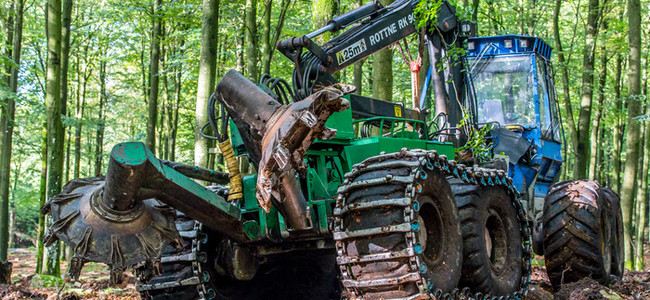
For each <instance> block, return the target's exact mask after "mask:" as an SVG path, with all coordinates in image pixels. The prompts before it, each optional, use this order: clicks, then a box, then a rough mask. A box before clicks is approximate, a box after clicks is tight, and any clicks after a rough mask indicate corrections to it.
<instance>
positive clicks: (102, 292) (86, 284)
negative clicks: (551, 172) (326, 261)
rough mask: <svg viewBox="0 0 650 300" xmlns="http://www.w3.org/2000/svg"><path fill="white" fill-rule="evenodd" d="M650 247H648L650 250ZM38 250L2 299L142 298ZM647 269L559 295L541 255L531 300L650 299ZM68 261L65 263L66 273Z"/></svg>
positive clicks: (20, 253)
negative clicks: (44, 270)
mask: <svg viewBox="0 0 650 300" xmlns="http://www.w3.org/2000/svg"><path fill="white" fill-rule="evenodd" d="M648 248H650V247H646V249H648ZM35 257H36V253H35V251H33V250H29V249H10V250H9V260H10V261H11V262H12V263H13V274H12V284H11V285H0V298H1V299H43V300H55V299H63V300H75V299H102V300H111V299H139V298H140V296H139V295H138V292H137V291H136V290H135V277H134V276H133V274H131V273H129V272H125V280H124V282H123V283H122V284H121V285H119V286H115V287H111V286H110V284H109V272H108V271H109V270H108V267H106V266H105V265H103V264H97V263H87V264H86V265H85V266H84V269H83V271H82V272H81V276H80V278H79V282H76V283H64V282H63V281H62V280H60V279H58V278H54V277H49V276H39V275H34V270H35V268H36V262H35ZM646 258H647V260H646V266H647V268H646V270H644V271H642V272H628V273H626V274H625V276H624V277H623V280H622V281H621V282H617V283H614V284H611V285H609V286H603V285H600V284H598V283H597V282H595V281H593V280H591V279H584V280H581V281H578V282H576V283H572V284H567V285H565V286H563V287H562V289H560V290H559V291H557V292H556V293H555V294H554V293H553V289H552V288H551V285H550V283H549V281H548V277H547V276H546V271H545V270H544V260H543V258H541V257H538V258H537V259H535V261H534V263H533V275H532V277H531V281H532V287H531V291H530V294H529V296H528V298H527V299H532V300H547V299H559V300H564V299H572V300H573V299H577V300H587V299H589V300H592V299H650V251H648V253H647V255H646ZM66 268H67V262H66V261H63V262H62V263H61V270H62V273H64V272H65V270H66Z"/></svg>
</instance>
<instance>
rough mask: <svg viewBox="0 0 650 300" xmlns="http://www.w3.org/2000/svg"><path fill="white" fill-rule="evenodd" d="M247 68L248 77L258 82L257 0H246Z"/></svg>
mask: <svg viewBox="0 0 650 300" xmlns="http://www.w3.org/2000/svg"><path fill="white" fill-rule="evenodd" d="M244 24H245V25H244V26H246V70H247V73H248V74H247V75H248V78H249V79H250V80H251V81H253V82H257V81H258V79H259V74H258V73H259V70H258V69H257V0H246V20H245V22H244Z"/></svg>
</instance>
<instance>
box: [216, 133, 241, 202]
mask: <svg viewBox="0 0 650 300" xmlns="http://www.w3.org/2000/svg"><path fill="white" fill-rule="evenodd" d="M219 149H221V153H222V154H223V158H224V159H225V160H226V167H228V174H229V177H230V193H229V194H228V201H230V202H232V201H234V200H237V199H242V198H243V197H244V194H243V193H242V177H241V173H240V171H239V163H238V162H237V158H236V157H235V151H233V150H232V145H231V144H230V139H228V140H225V141H223V142H220V143H219Z"/></svg>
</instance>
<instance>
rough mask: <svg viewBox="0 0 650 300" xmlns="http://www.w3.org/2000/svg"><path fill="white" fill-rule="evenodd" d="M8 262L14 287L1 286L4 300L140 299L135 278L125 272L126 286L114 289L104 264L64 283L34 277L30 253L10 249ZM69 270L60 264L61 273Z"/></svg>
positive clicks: (92, 265) (33, 258)
mask: <svg viewBox="0 0 650 300" xmlns="http://www.w3.org/2000/svg"><path fill="white" fill-rule="evenodd" d="M9 261H11V262H12V263H13V272H12V276H11V281H12V285H0V298H1V299H12V300H13V299H43V300H45V299H48V300H54V299H64V300H74V299H102V300H111V299H140V296H139V294H138V292H137V291H136V290H135V277H134V276H133V274H131V273H129V272H125V277H124V279H125V280H124V282H123V283H122V284H121V285H120V286H115V287H111V286H110V284H109V270H108V267H106V266H105V265H103V264H97V263H86V265H85V266H84V269H83V270H82V272H81V276H80V278H79V282H76V283H65V282H63V281H62V280H57V279H56V278H52V277H49V276H39V275H34V270H35V269H36V253H35V251H33V250H29V249H10V250H9ZM67 268H68V264H67V262H66V261H62V262H61V273H65V271H66V270H67Z"/></svg>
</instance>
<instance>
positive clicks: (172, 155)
mask: <svg viewBox="0 0 650 300" xmlns="http://www.w3.org/2000/svg"><path fill="white" fill-rule="evenodd" d="M182 45H183V44H182V43H181V48H182ZM174 76H175V78H176V79H175V82H174V84H175V85H176V88H175V89H174V94H175V95H174V106H173V116H172V121H171V122H172V125H171V131H170V142H169V160H171V161H174V160H175V159H176V133H177V132H178V109H179V107H180V103H181V95H182V88H183V85H182V83H183V82H182V76H183V65H182V64H180V63H179V65H178V67H177V68H176V73H175V75H174Z"/></svg>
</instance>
